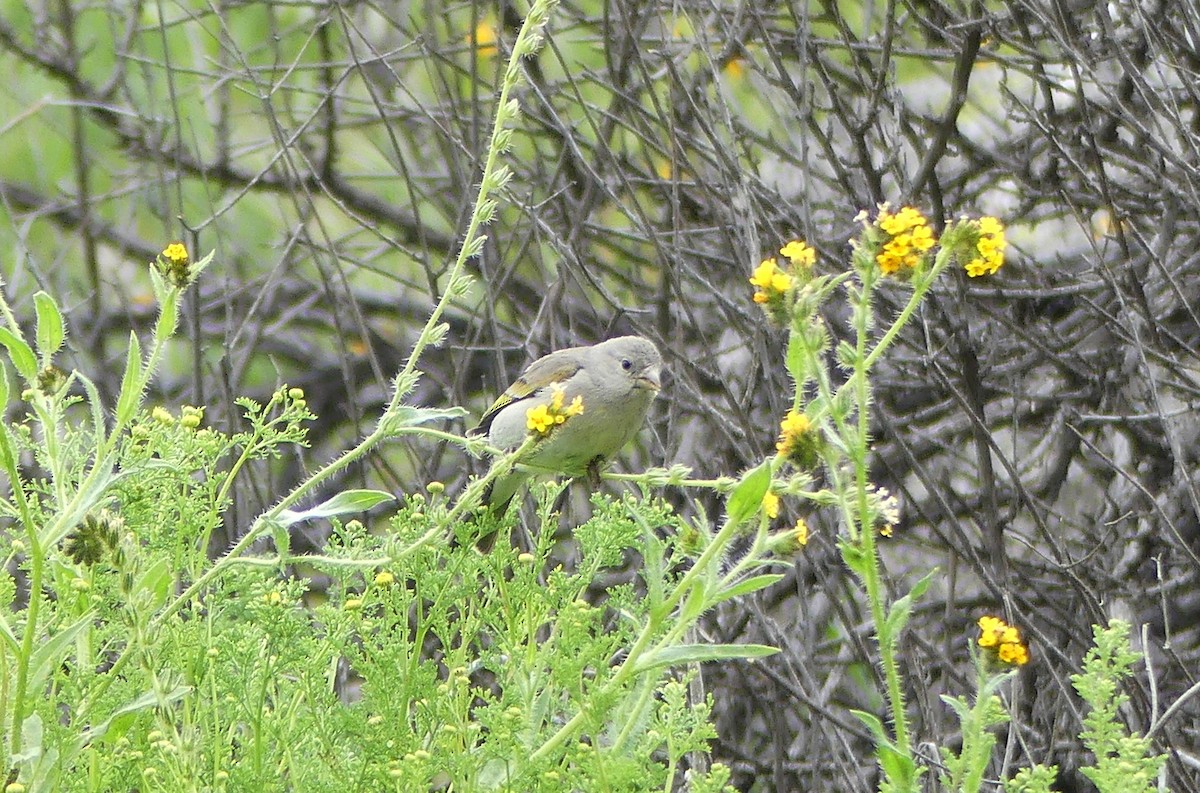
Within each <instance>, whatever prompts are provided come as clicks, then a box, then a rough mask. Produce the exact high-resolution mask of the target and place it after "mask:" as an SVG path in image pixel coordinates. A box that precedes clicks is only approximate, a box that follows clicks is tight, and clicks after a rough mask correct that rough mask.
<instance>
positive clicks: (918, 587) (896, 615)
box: [886, 567, 938, 639]
mask: <svg viewBox="0 0 1200 793" xmlns="http://www.w3.org/2000/svg"><path fill="white" fill-rule="evenodd" d="M937 571H938V569H937V568H936V567H935V568H933V569H932V570H930V571H929V572H928V573H926V575H925V577H924V578H922V579H921V580H920V581H918V582H917V583H915V584H914V585H913V588H912V589H910V590H909V591H908V594H907V595H905V596H904V597H902V598H900V599H899V600H897V601H896V602H895V603H893V604H892V607H891V608H890V609H888V615H887V620H886V624H887V630H888V636H889V637H890V638H892V639H895V638H896V637H897V636H899V635H900V631H902V630H904V626H905V625H907V624H908V618H909V616H910V615H911V614H912V606H913V602H914V601H916V600H917V599H919V598H920V597H921V596H922V595H924V594H925V591H926V590H927V589H929V584H930V583H931V582H932V581H933V576H934V575H935V574H936V573H937Z"/></svg>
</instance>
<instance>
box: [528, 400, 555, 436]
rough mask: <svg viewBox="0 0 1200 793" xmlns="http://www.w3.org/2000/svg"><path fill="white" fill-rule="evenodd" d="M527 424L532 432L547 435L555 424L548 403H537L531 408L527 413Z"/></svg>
mask: <svg viewBox="0 0 1200 793" xmlns="http://www.w3.org/2000/svg"><path fill="white" fill-rule="evenodd" d="M525 426H526V427H527V428H528V429H529V431H530V432H536V433H538V434H539V435H545V434H546V433H547V432H549V431H550V428H551V427H553V426H554V416H553V415H551V413H550V407H549V406H548V405H537V406H536V407H532V408H530V409H529V412H528V413H526V414H525Z"/></svg>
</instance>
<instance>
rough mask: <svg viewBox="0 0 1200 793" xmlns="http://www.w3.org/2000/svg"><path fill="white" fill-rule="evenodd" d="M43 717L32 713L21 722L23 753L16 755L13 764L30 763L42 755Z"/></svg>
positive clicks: (13, 757)
mask: <svg viewBox="0 0 1200 793" xmlns="http://www.w3.org/2000/svg"><path fill="white" fill-rule="evenodd" d="M42 734H43V727H42V717H41V716H39V715H38V714H36V713H31V714H30V715H28V716H26V717H25V720H24V721H22V722H21V751H20V752H18V753H17V754H14V755H13V756H12V758H10V759H11V760H12V762H13V763H14V764H16V763H28V762H30V761H32V760H36V759H37V758H39V757H41V755H42Z"/></svg>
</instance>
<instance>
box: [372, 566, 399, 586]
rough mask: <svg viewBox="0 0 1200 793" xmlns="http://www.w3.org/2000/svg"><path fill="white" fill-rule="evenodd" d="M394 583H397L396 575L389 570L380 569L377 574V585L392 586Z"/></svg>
mask: <svg viewBox="0 0 1200 793" xmlns="http://www.w3.org/2000/svg"><path fill="white" fill-rule="evenodd" d="M394 583H396V576H394V575H392V573H390V572H389V571H387V570H380V571H379V572H378V573H376V574H375V585H376V586H391V585H392V584H394Z"/></svg>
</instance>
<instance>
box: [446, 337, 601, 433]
mask: <svg viewBox="0 0 1200 793" xmlns="http://www.w3.org/2000/svg"><path fill="white" fill-rule="evenodd" d="M576 353H577V351H576V350H575V349H569V350H559V351H558V352H552V353H550V354H549V355H547V356H545V357H543V358H538V359H537V360H536V361H534V362H533V363H531V364H529V366H527V367H526V368H525V371H524V372H521V376H520V377H518V378H517V379H516V380H515V381H513V384H512V385H510V386H509V387H508V388H506V389H505V390H504V393H503V394H501V395H500V398H499V399H497V400H496V401H495V402H494V403H492V406H491V407H490V408H488V409H487V410H485V411H484V413H483V416H482V417H481V418H480V419H479V424H477V425H476V426H474V427H472V428H471V429H469V430H467V435H470V436H476V435H486V434H487V433H488V430H490V429H491V427H492V420H493V419H495V418H496V414H497V413H499V412H500V411H501V410H504V408H506V407H508V406H509V405H511V404H513V403H514V402H520V401H521V400H522V399H528V398H529V397H531V396H533V395H534V394H536V393H537V392H539V391H541V390H542V389H543V388H548V387H549V386H551V385H553V384H554V383H564V382H566V381H567V380H568V379H569V378H571V377H572V376H573V375H574V374H575V373H576V372H578V371H579V370H580V368H581V364H580V362H579V356H578V355H577V354H576Z"/></svg>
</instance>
